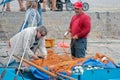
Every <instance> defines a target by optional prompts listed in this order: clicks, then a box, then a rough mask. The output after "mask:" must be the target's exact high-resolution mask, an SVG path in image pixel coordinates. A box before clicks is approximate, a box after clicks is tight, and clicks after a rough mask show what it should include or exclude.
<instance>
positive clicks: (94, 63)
mask: <svg viewBox="0 0 120 80" xmlns="http://www.w3.org/2000/svg"><path fill="white" fill-rule="evenodd" d="M89 65H90V66H97V67H102V68H116V66H115V65H114V64H113V63H112V62H110V61H109V62H108V63H107V64H103V63H102V62H100V61H99V60H96V59H93V58H89V59H87V60H86V61H84V63H83V64H82V66H83V67H84V66H89Z"/></svg>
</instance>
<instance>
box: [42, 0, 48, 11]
mask: <svg viewBox="0 0 120 80" xmlns="http://www.w3.org/2000/svg"><path fill="white" fill-rule="evenodd" d="M46 3H47V0H44V1H43V9H46Z"/></svg>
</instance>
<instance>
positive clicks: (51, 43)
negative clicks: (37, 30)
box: [45, 39, 55, 48]
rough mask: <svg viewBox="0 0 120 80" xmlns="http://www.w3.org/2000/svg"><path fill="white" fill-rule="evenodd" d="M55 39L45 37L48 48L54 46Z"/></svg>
mask: <svg viewBox="0 0 120 80" xmlns="http://www.w3.org/2000/svg"><path fill="white" fill-rule="evenodd" d="M54 45H55V39H45V46H46V48H51V47H54Z"/></svg>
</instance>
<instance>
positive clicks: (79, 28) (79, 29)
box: [68, 2, 91, 58]
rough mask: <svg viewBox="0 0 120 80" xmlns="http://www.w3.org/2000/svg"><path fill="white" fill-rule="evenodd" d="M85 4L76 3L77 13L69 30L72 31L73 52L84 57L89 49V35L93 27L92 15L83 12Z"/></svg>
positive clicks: (76, 55) (74, 54)
mask: <svg viewBox="0 0 120 80" xmlns="http://www.w3.org/2000/svg"><path fill="white" fill-rule="evenodd" d="M82 7H83V4H82V3H81V2H76V3H75V4H74V8H75V13H76V14H75V15H73V17H72V19H71V22H70V27H69V30H68V31H69V32H70V33H71V54H72V56H74V57H76V58H84V57H85V53H86V49H87V36H88V33H89V32H90V28H91V19H90V17H89V16H88V15H87V14H86V13H84V12H83V10H82Z"/></svg>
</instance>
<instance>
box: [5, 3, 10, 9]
mask: <svg viewBox="0 0 120 80" xmlns="http://www.w3.org/2000/svg"><path fill="white" fill-rule="evenodd" d="M6 11H10V3H7V4H6Z"/></svg>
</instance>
